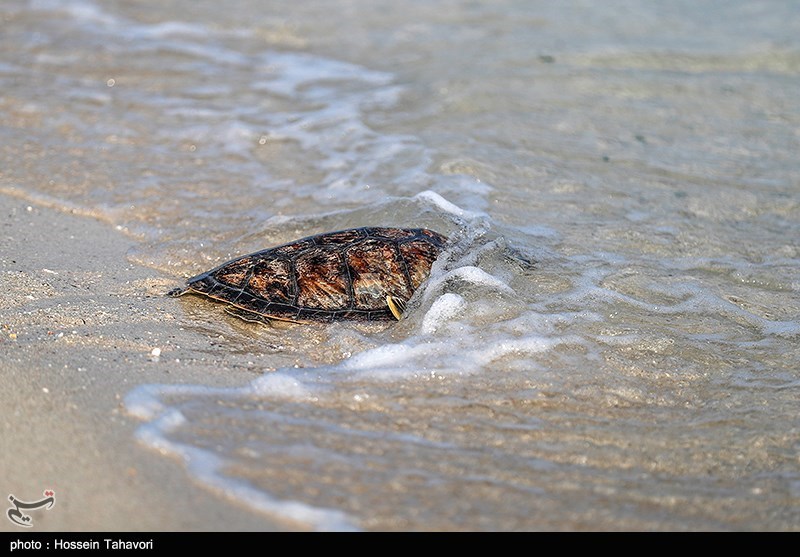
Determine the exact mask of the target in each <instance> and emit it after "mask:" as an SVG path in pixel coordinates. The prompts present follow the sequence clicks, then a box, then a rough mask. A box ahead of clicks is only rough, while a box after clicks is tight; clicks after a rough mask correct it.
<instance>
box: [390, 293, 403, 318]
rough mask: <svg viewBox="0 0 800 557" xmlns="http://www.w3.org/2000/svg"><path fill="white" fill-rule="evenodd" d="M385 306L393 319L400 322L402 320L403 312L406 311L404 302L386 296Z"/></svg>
mask: <svg viewBox="0 0 800 557" xmlns="http://www.w3.org/2000/svg"><path fill="white" fill-rule="evenodd" d="M386 304H387V305H388V306H389V310H390V311H391V312H392V315H394V318H395V319H397V320H398V321H400V320H401V319H402V318H403V312H405V311H406V301H405V300H403V299H400V298H395V297H394V296H386Z"/></svg>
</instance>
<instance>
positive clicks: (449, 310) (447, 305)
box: [420, 292, 467, 334]
mask: <svg viewBox="0 0 800 557" xmlns="http://www.w3.org/2000/svg"><path fill="white" fill-rule="evenodd" d="M466 305H467V302H466V301H465V300H464V298H463V297H461V296H459V295H458V294H456V293H454V292H447V293H445V294H444V295H442V296H440V297H439V298H438V299H437V300H436V301H435V302H433V304H431V307H430V309H428V311H427V312H426V313H425V317H424V318H423V319H422V325H421V326H420V328H421V329H422V332H423V333H424V334H433V333H435V332H436V329H438V328H439V327H440V326H441V325H442V324H443V323H446V322H448V321H450V320H452V319H453V318H454V317H456V316H457V315H458V314H459V313H461V311H463V309H464V307H466Z"/></svg>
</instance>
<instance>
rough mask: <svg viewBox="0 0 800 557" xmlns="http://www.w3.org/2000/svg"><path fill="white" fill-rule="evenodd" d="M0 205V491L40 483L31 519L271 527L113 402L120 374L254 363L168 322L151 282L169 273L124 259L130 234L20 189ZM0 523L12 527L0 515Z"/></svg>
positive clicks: (217, 379) (23, 492)
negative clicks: (46, 495) (197, 478)
mask: <svg viewBox="0 0 800 557" xmlns="http://www.w3.org/2000/svg"><path fill="white" fill-rule="evenodd" d="M6 193H8V190H6ZM0 215H2V218H0V284H2V288H0V375H1V376H2V381H1V382H0V395H2V401H3V403H2V406H0V416H2V422H1V423H2V428H3V432H2V439H3V442H2V450H0V476H1V477H2V478H3V482H2V488H0V489H2V491H3V492H2V494H0V495H2V496H3V497H6V498H7V497H8V494H14V495H15V496H17V497H18V498H19V499H22V500H28V501H32V500H36V499H38V498H41V494H42V492H43V490H44V489H46V488H50V489H53V490H54V491H55V493H56V506H55V507H53V508H52V509H50V510H47V511H43V510H39V511H32V512H31V516H33V518H34V528H33V530H38V531H41V530H63V531H70V530H76V531H77V530H80V531H85V530H121V531H132V530H135V531H142V530H272V529H281V528H282V525H280V524H275V523H274V522H271V521H270V520H269V519H267V518H265V517H263V516H260V515H258V514H254V513H252V512H250V511H247V510H245V509H243V508H240V507H238V506H236V505H235V504H234V503H230V502H228V501H226V500H225V499H224V498H221V497H219V496H217V495H214V494H211V493H209V492H207V491H204V490H203V489H200V488H199V487H197V486H196V485H194V484H193V483H192V482H191V481H190V479H189V476H188V475H187V474H186V473H185V472H184V470H183V468H182V465H181V464H180V463H178V462H175V461H173V460H171V459H168V458H164V457H163V456H161V455H159V454H156V453H154V452H152V451H150V450H148V449H146V448H144V447H143V446H141V445H140V444H138V443H137V442H136V440H135V431H136V428H137V427H138V425H139V423H138V422H137V420H136V419H134V418H132V417H130V416H128V415H126V414H125V411H124V408H123V406H122V399H123V398H124V396H125V394H126V393H127V392H128V391H130V390H131V389H132V388H133V387H135V386H137V385H139V384H142V383H185V382H189V383H204V384H210V385H234V384H237V385H238V384H242V383H245V382H246V381H248V380H250V379H252V378H253V377H254V373H256V372H254V371H253V370H252V369H247V367H246V366H243V365H238V364H237V360H235V359H234V360H230V359H229V358H228V355H227V354H226V353H225V349H224V346H214V345H208V346H199V345H198V343H208V342H209V341H208V340H207V339H205V338H203V337H202V335H196V334H191V333H189V332H186V331H184V330H182V329H181V327H180V324H179V321H178V319H177V318H176V316H175V315H173V313H171V312H175V313H177V310H178V306H177V302H176V301H175V300H172V299H169V298H165V297H164V296H163V293H164V292H165V291H166V290H168V289H169V288H170V287H171V286H174V285H175V281H174V280H173V279H170V278H169V277H163V276H158V274H157V273H156V272H155V271H152V270H149V269H146V268H142V267H139V266H135V265H132V264H130V263H129V262H128V261H127V260H126V253H127V252H128V250H129V249H130V248H131V247H132V246H133V245H134V241H133V240H132V239H130V238H128V237H126V236H125V235H124V234H123V233H122V232H120V231H118V230H115V228H114V227H113V226H111V225H110V224H107V223H104V222H100V221H98V220H95V219H93V218H91V217H87V216H81V215H75V214H69V213H68V212H65V211H60V210H57V209H54V208H49V207H46V206H43V205H41V204H34V203H32V202H31V201H30V200H27V199H25V195H24V193H21V192H17V195H16V196H10V195H4V194H0ZM153 348H160V349H161V350H162V353H161V356H160V357H159V358H158V361H153V360H154V358H153V357H152V356H151V351H152V350H153ZM197 354H206V355H207V357H206V356H203V357H202V358H200V357H198V356H197ZM3 514H5V511H4V513H3ZM0 531H17V532H19V531H22V529H21V528H19V527H16V526H14V525H13V524H11V523H10V521H8V520H5V519H2V520H0Z"/></svg>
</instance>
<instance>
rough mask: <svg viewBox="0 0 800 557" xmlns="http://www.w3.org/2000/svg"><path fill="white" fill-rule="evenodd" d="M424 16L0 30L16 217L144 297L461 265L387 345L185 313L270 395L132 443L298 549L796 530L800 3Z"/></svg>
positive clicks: (191, 403) (21, 18)
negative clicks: (435, 241) (312, 259)
mask: <svg viewBox="0 0 800 557" xmlns="http://www.w3.org/2000/svg"><path fill="white" fill-rule="evenodd" d="M429 4H430V3H426V2H411V3H403V4H402V8H401V7H400V5H399V4H396V3H390V2H382V1H381V2H366V1H363V2H358V1H352V2H340V3H337V4H336V6H335V7H334V6H333V5H332V4H331V3H330V2H317V1H311V2H302V3H289V2H253V1H245V0H239V1H235V2H230V3H225V5H224V7H223V6H222V4H220V3H217V2H202V1H201V2H197V1H194V2H181V1H178V2H171V3H168V4H163V3H154V2H136V3H130V2H122V1H118V2H117V1H109V2H97V1H91V0H76V1H66V0H65V1H56V0H32V1H22V0H11V1H8V2H4V3H3V5H2V7H0V20H1V21H2V29H3V31H2V33H0V84H2V89H1V90H2V93H0V113H2V114H3V120H4V122H3V124H2V126H0V141H1V142H2V143H3V148H2V150H0V157H2V160H0V166H1V167H2V170H0V191H2V192H4V193H10V194H12V195H17V196H21V197H24V198H26V199H29V200H30V201H31V202H38V203H44V204H48V205H51V206H55V207H59V208H63V209H65V210H72V211H74V212H76V213H78V214H85V215H86V216H87V217H91V218H100V219H103V220H107V221H108V222H110V223H112V224H113V225H114V226H116V227H117V228H118V229H119V230H121V231H122V232H124V233H126V234H129V235H131V236H133V237H135V238H136V239H137V246H138V247H137V248H136V249H135V250H133V251H132V252H131V253H129V254H127V257H128V259H129V260H130V261H132V262H134V263H137V264H139V265H142V266H145V267H147V268H150V269H152V271H153V273H154V275H157V276H160V277H166V278H167V279H168V280H174V282H175V284H176V285H177V284H180V282H181V281H182V280H183V278H184V277H187V276H191V275H194V274H197V273H199V272H202V271H204V270H206V269H208V268H211V267H213V266H216V265H217V264H219V263H221V262H223V261H225V260H226V259H229V258H231V257H233V256H236V255H240V254H244V253H248V252H251V251H255V250H258V249H262V248H264V247H268V246H272V245H276V244H279V243H283V242H287V241H291V240H293V239H296V238H299V237H302V236H307V235H310V234H314V233H318V232H322V231H326V230H334V229H341V228H347V227H351V226H364V225H389V226H413V227H416V226H425V227H430V228H433V229H435V230H437V231H439V232H441V233H444V234H446V235H448V236H449V237H450V238H451V239H452V245H451V247H450V248H449V249H448V251H447V252H446V253H445V254H444V255H443V256H442V257H441V258H440V260H439V261H438V262H437V263H436V265H435V266H434V269H433V272H432V276H431V278H430V280H429V281H428V283H427V284H426V285H425V287H424V288H422V289H421V290H420V291H419V292H418V293H417V295H416V296H415V297H414V299H413V300H412V302H411V306H410V311H409V315H408V318H407V319H404V320H403V321H401V322H399V323H397V324H394V325H391V326H383V325H376V326H363V325H352V324H347V323H338V324H334V325H329V326H327V325H319V326H316V325H312V326H287V327H280V328H274V329H271V328H267V327H262V326H257V325H252V324H248V323H244V322H240V321H238V320H236V319H234V318H231V317H227V316H225V315H224V314H222V313H221V311H220V308H219V306H218V305H217V304H213V303H209V302H206V301H203V300H199V299H196V298H190V297H185V298H181V299H179V300H176V301H175V304H176V306H175V312H177V313H178V314H179V315H181V317H180V321H181V326H182V327H184V328H186V329H188V330H190V331H193V332H194V334H196V335H200V336H205V337H208V338H214V339H216V338H219V339H220V340H219V341H218V342H220V343H225V345H226V349H227V350H230V351H231V352H232V353H233V352H236V353H242V352H247V353H248V355H249V357H250V359H251V361H252V369H253V380H252V382H250V383H249V384H245V385H242V386H241V387H238V388H232V389H220V388H212V387H211V386H207V385H181V386H165V385H143V386H140V387H138V388H136V389H134V390H132V391H131V392H130V393H128V394H127V396H126V398H125V405H126V408H127V411H128V413H129V415H130V416H132V419H139V420H141V422H142V425H141V427H140V428H139V431H138V440H136V439H131V442H132V443H134V442H139V443H142V444H143V445H144V446H146V447H150V448H153V449H156V450H159V451H161V452H162V453H164V454H165V455H169V456H172V457H177V458H178V459H179V460H180V461H181V462H182V463H183V465H184V466H185V468H186V471H187V474H189V475H190V476H191V477H192V478H193V479H194V480H195V481H196V482H197V483H198V484H199V485H201V486H202V487H204V488H207V489H210V490H213V491H215V492H217V493H219V494H220V496H221V497H225V498H228V499H232V500H235V501H237V502H238V503H240V504H242V505H245V506H248V507H250V508H252V509H253V510H254V512H259V513H264V514H265V515H267V516H269V517H272V518H278V519H283V520H286V521H287V523H288V524H289V525H292V526H296V527H300V528H312V529H326V530H327V529H366V530H393V529H402V530H512V529H520V530H539V529H558V530H563V529H592V530H597V529H645V530H661V529H672V530H698V529H724V530H727V529H736V530H750V529H757V530H759V529H761V530H763V529H771V530H798V529H800V456H798V455H800V419H799V418H798V409H799V408H800V349H799V348H798V346H800V344H799V343H798V340H800V280H799V279H798V277H799V276H800V274H798V270H799V269H800V163H799V162H798V160H797V153H798V152H800V97H798V96H797V94H796V92H797V91H798V90H800V77H798V75H800V40H798V39H797V37H800V28H798V24H797V19H796V18H794V17H792V16H793V14H794V13H796V11H797V9H798V8H799V6H798V5H797V4H796V3H792V2H788V3H787V2H774V3H773V2H762V3H758V4H753V3H747V2H742V3H730V2H725V3H715V2H711V3H703V4H702V5H697V4H696V3H691V2H685V3H684V2H678V3H670V4H669V6H662V5H660V4H659V5H653V3H648V2H637V1H629V2H613V3H603V4H602V5H601V4H598V3H588V2H587V3H577V4H575V5H570V6H567V5H563V6H562V5H560V4H552V3H539V2H513V1H506V2H493V3H491V5H490V6H488V5H482V4H480V3H473V2H462V1H449V2H442V3H434V4H435V5H434V4H430V5H429ZM32 167H33V168H35V169H36V170H35V171H33V172H32V171H31V170H30V169H31V168H32ZM287 360H292V361H294V364H293V365H289V366H287V365H286V362H287Z"/></svg>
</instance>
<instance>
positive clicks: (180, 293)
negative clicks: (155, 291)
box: [167, 287, 189, 298]
mask: <svg viewBox="0 0 800 557" xmlns="http://www.w3.org/2000/svg"><path fill="white" fill-rule="evenodd" d="M188 291H189V289H188V288H187V287H183V288H180V287H178V288H173V289H172V290H170V291H169V292H167V296H169V297H170V298H177V297H178V296H183V295H184V294H186V293H187V292H188Z"/></svg>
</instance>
